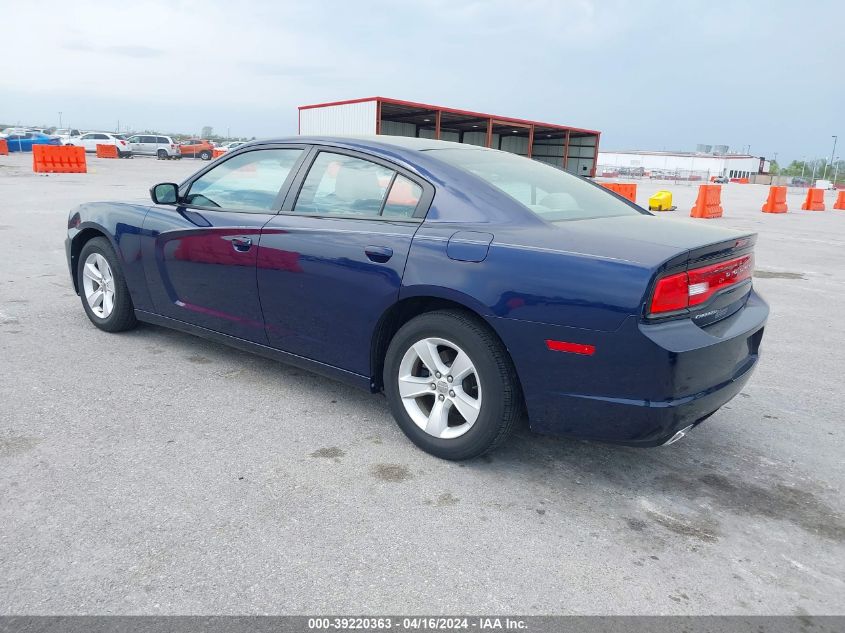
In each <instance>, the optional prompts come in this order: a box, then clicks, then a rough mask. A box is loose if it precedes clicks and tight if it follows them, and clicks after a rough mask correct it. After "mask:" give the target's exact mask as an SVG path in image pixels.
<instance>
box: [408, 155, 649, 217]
mask: <svg viewBox="0 0 845 633" xmlns="http://www.w3.org/2000/svg"><path fill="white" fill-rule="evenodd" d="M425 151H429V152H431V153H432V155H434V156H435V157H436V158H439V159H440V160H443V161H444V162H446V163H449V164H451V165H454V166H455V167H458V168H460V169H463V170H464V171H467V172H469V173H471V174H474V175H475V176H478V177H479V178H481V179H482V180H484V181H485V182H487V183H488V184H490V185H492V186H493V187H495V188H496V189H499V190H500V191H502V192H504V193H506V194H507V195H508V196H510V197H511V198H513V199H514V200H516V201H517V202H519V203H520V204H522V205H523V206H524V207H525V208H527V209H528V210H529V211H531V212H533V213H535V214H536V215H538V216H539V217H540V218H542V219H544V220H546V221H547V222H561V221H567V220H585V219H588V218H600V217H609V216H618V215H637V214H639V213H640V211H638V210H637V209H636V208H634V207H631V206H630V205H628V204H626V203H625V202H622V201H621V200H619V199H618V198H616V197H615V196H613V195H612V194H610V193H609V192H607V191H604V190H603V189H601V188H599V187H596V186H595V185H593V184H592V183H590V182H586V181H584V180H582V179H581V178H579V177H577V176H573V175H572V174H570V173H568V172H566V171H563V170H562V169H557V168H555V167H551V166H550V165H545V164H543V163H540V162H538V161H535V160H531V159H530V158H524V157H522V156H516V155H514V154H509V153H507V152H502V151H496V150H488V149H432V150H425Z"/></svg>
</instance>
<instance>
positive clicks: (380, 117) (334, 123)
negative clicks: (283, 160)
mask: <svg viewBox="0 0 845 633" xmlns="http://www.w3.org/2000/svg"><path fill="white" fill-rule="evenodd" d="M299 133H300V134H307V135H312V134H317V135H319V134H332V135H343V136H364V135H372V134H384V135H388V136H413V137H419V138H431V139H441V140H444V141H455V142H458V143H468V144H471V145H478V146H481V147H493V148H496V149H501V150H504V151H506V152H512V153H514V154H519V155H520V156H527V157H529V158H533V159H534V160H538V161H541V162H544V163H548V164H549V165H554V166H555V167H559V168H562V169H566V170H567V171H569V172H571V173H573V174H578V175H580V176H595V175H596V156H597V155H598V148H599V137H600V136H601V133H600V132H597V131H596V130H585V129H582V128H576V127H571V126H568V125H557V124H553V123H542V122H540V121H529V120H526V119H515V118H513V117H506V116H498V115H494V114H484V113H482V112H472V111H469V110H458V109H456V108H447V107H443V106H435V105H430V104H427V103H415V102H412V101H400V100H398V99H387V98H385V97H367V98H364V99H352V100H349V101H335V102H333V103H317V104H314V105H304V106H300V107H299Z"/></svg>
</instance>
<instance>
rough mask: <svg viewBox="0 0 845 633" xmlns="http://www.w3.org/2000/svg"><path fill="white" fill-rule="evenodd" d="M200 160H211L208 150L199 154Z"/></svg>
mask: <svg viewBox="0 0 845 633" xmlns="http://www.w3.org/2000/svg"><path fill="white" fill-rule="evenodd" d="M200 158H202V159H203V160H211V152H209V151H208V150H205V151H202V152H200Z"/></svg>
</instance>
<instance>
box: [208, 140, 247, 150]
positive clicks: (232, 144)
mask: <svg viewBox="0 0 845 633" xmlns="http://www.w3.org/2000/svg"><path fill="white" fill-rule="evenodd" d="M244 143H246V141H231V142H229V143H224V144H223V145H221V146H220V147H217V148H215V149H217V150H219V151H223V152H229V151H231V150H233V149H235V148H236V147H240V146H241V145H243V144H244Z"/></svg>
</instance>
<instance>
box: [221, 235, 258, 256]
mask: <svg viewBox="0 0 845 633" xmlns="http://www.w3.org/2000/svg"><path fill="white" fill-rule="evenodd" d="M225 239H227V240H229V241H230V242H231V243H232V248H234V249H235V250H236V251H238V252H239V253H246V252H247V251H248V250H249V249H250V248H252V238H250V237H242V236H236V237H227V238H225Z"/></svg>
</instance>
